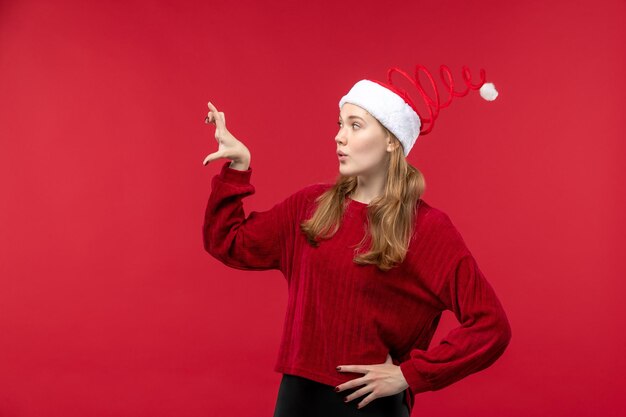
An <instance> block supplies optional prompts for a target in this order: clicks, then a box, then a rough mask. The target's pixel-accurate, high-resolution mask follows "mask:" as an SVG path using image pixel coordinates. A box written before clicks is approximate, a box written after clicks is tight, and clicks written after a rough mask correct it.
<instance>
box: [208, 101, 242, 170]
mask: <svg viewBox="0 0 626 417" xmlns="http://www.w3.org/2000/svg"><path fill="white" fill-rule="evenodd" d="M208 106H209V109H210V110H209V114H208V115H207V117H206V119H205V120H204V121H205V123H213V124H214V125H215V127H216V129H215V140H217V143H218V148H217V151H216V152H213V153H212V154H209V155H207V157H206V158H204V161H203V162H202V163H203V164H204V165H206V164H208V163H209V162H211V161H214V160H216V159H219V158H228V159H230V160H232V161H233V163H231V165H230V166H231V168H235V169H241V170H243V171H245V170H247V169H248V166H249V165H250V151H249V150H248V148H247V147H246V145H244V144H243V143H241V142H240V141H239V140H237V138H235V137H234V136H233V135H232V134H231V133H230V132H229V131H228V129H226V117H225V116H224V113H223V112H220V111H217V109H216V108H215V106H214V105H213V104H212V103H211V102H210V101H209V103H208Z"/></svg>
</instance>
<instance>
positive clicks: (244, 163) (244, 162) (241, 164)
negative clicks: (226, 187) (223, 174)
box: [228, 158, 250, 171]
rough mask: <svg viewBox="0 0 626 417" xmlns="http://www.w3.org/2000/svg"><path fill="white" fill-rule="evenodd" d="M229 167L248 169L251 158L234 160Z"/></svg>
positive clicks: (241, 169) (239, 169)
mask: <svg viewBox="0 0 626 417" xmlns="http://www.w3.org/2000/svg"><path fill="white" fill-rule="evenodd" d="M228 167H229V168H232V169H236V170H238V171H247V170H248V168H249V167H250V158H245V159H237V160H233V161H232V162H231V163H230V165H229V166H228Z"/></svg>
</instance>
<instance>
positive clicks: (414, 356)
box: [400, 252, 511, 395]
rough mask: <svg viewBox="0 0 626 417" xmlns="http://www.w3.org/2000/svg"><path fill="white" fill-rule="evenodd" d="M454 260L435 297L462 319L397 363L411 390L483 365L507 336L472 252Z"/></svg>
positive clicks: (501, 315) (449, 380) (506, 341)
mask: <svg viewBox="0 0 626 417" xmlns="http://www.w3.org/2000/svg"><path fill="white" fill-rule="evenodd" d="M453 265H454V266H453V268H452V270H451V271H450V272H449V274H448V275H447V277H446V285H444V288H443V291H442V293H441V295H440V297H441V300H442V302H443V303H444V305H445V306H446V308H447V309H448V310H451V311H452V312H454V315H455V316H456V318H457V320H458V321H459V323H460V324H461V325H460V326H459V327H457V328H455V329H453V330H452V331H450V332H449V333H448V334H447V335H446V336H445V337H444V338H443V339H442V340H441V342H440V343H439V345H437V346H436V347H434V348H432V349H429V350H427V351H424V350H421V349H413V350H412V351H411V352H410V357H409V359H408V360H406V361H404V362H402V363H401V364H400V368H401V370H402V373H403V375H404V377H405V379H406V381H407V383H408V384H409V387H410V389H411V391H412V393H413V395H415V394H417V393H419V392H423V391H435V390H439V389H441V388H443V387H446V386H448V385H450V384H452V383H454V382H456V381H458V380H460V379H462V378H464V377H466V376H468V375H470V374H472V373H475V372H478V371H480V370H482V369H485V368H487V367H488V366H489V365H491V364H492V363H493V362H495V361H496V359H497V358H498V357H500V356H501V355H502V353H504V350H505V349H506V347H507V346H508V344H509V341H510V339H511V327H510V324H509V322H508V319H507V316H506V314H505V312H504V309H503V308H502V305H501V303H500V301H499V300H498V298H497V296H496V294H495V292H494V290H493V288H492V287H491V285H490V284H489V283H488V282H487V280H486V279H485V277H484V275H483V273H482V271H481V270H480V268H479V267H478V264H477V263H476V260H475V259H474V257H473V256H472V255H471V253H469V252H467V253H466V254H464V255H463V256H461V257H460V259H458V261H457V262H455V263H454V264H453Z"/></svg>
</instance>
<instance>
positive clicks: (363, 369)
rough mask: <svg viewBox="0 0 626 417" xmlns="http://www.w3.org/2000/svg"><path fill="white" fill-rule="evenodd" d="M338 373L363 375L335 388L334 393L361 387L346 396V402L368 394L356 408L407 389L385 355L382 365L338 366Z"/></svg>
mask: <svg viewBox="0 0 626 417" xmlns="http://www.w3.org/2000/svg"><path fill="white" fill-rule="evenodd" d="M337 368H338V369H337V370H338V371H340V372H356V373H361V374H365V375H364V376H362V377H360V378H355V379H353V380H351V381H348V382H344V383H343V384H341V385H338V386H337V387H336V388H335V391H337V392H341V391H343V390H346V389H350V388H356V387H360V386H361V385H363V387H362V388H361V389H358V390H356V391H354V392H352V393H350V395H348V396H346V402H348V401H352V400H354V399H355V398H360V397H362V396H363V395H365V394H367V393H370V395H368V396H367V397H365V398H364V399H363V400H362V401H361V402H360V403H359V404H358V408H362V407H365V406H366V405H367V404H369V403H370V402H371V401H373V400H375V399H376V398H380V397H387V396H389V395H395V394H398V393H400V392H402V391H404V390H405V389H407V388H408V386H409V384H408V383H407V382H406V379H404V375H403V374H402V371H401V370H400V367H399V366H398V365H394V364H393V362H392V359H391V356H389V354H387V359H386V360H385V362H384V363H382V364H378V365H340V366H338V367H337Z"/></svg>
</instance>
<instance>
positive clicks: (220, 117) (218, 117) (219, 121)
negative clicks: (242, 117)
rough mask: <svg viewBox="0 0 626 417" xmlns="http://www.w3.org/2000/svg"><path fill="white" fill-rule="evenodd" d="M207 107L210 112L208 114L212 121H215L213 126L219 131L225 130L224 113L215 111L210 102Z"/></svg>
mask: <svg viewBox="0 0 626 417" xmlns="http://www.w3.org/2000/svg"><path fill="white" fill-rule="evenodd" d="M208 106H209V109H211V111H210V112H209V113H212V116H213V120H214V121H215V125H216V126H217V127H218V128H219V129H222V128H225V127H226V117H224V113H222V112H219V111H217V109H216V108H215V106H214V105H213V103H211V102H210V101H209V102H208Z"/></svg>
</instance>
